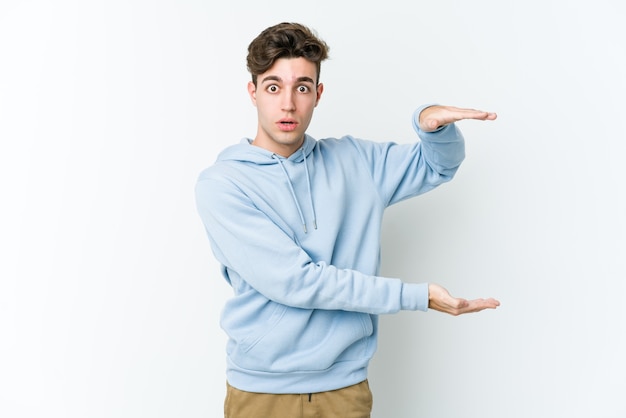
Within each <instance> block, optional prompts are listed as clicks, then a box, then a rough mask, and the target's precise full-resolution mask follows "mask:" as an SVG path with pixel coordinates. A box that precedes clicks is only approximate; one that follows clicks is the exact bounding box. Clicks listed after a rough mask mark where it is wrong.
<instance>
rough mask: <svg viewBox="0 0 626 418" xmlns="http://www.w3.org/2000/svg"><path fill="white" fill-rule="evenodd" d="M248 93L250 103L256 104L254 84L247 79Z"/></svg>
mask: <svg viewBox="0 0 626 418" xmlns="http://www.w3.org/2000/svg"><path fill="white" fill-rule="evenodd" d="M248 94H249V95H250V100H252V104H253V105H255V106H256V86H255V85H254V83H253V82H252V81H248Z"/></svg>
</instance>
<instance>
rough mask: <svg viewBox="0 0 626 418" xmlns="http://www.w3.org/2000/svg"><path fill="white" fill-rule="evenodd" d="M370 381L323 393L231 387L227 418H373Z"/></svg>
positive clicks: (226, 404) (227, 392)
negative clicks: (243, 389) (273, 392)
mask: <svg viewBox="0 0 626 418" xmlns="http://www.w3.org/2000/svg"><path fill="white" fill-rule="evenodd" d="M371 412H372V392H371V391H370V387H369V384H368V382H367V380H364V381H363V382H361V383H359V384H356V385H353V386H348V387H346V388H343V389H337V390H331V391H328V392H319V393H303V394H293V395H291V394H288V395H276V394H270V393H252V392H244V391H241V390H239V389H235V388H234V387H232V386H230V385H229V384H227V386H226V400H225V401H224V418H370V414H371Z"/></svg>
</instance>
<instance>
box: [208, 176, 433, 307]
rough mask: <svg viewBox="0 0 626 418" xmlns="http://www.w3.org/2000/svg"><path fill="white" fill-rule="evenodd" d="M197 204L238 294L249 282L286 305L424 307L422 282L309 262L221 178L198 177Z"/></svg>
mask: <svg viewBox="0 0 626 418" xmlns="http://www.w3.org/2000/svg"><path fill="white" fill-rule="evenodd" d="M196 203H197V208H198V211H199V214H200V217H201V219H202V221H203V223H204V226H205V229H206V232H207V235H208V237H209V240H210V242H211V248H212V250H213V253H214V254H215V256H216V258H217V259H218V261H219V262H220V263H222V265H223V266H224V268H225V271H226V274H227V275H228V276H229V277H228V278H229V280H230V281H231V284H232V285H233V288H234V289H235V291H236V292H238V293H240V294H241V293H245V292H246V291H247V290H250V289H249V287H251V288H253V289H254V290H256V291H257V292H259V293H261V294H263V295H264V296H265V297H266V298H267V299H269V300H272V301H275V302H278V303H281V304H284V305H287V306H292V307H297V308H305V309H328V310H331V309H332V310H346V311H354V312H364V313H371V314H385V313H395V312H398V311H399V310H423V311H426V310H427V308H428V285H427V284H414V283H403V282H402V281H400V280H399V279H395V278H385V277H378V276H370V275H365V274H363V273H360V272H358V271H355V270H350V269H339V268H337V267H335V266H332V265H329V264H327V263H324V262H317V263H316V262H313V260H312V259H311V257H309V255H308V254H307V253H306V252H305V251H304V250H303V249H302V248H301V247H300V246H299V245H298V244H297V242H296V240H295V238H294V237H293V236H291V235H290V231H289V230H288V229H287V228H285V227H284V226H282V225H278V224H276V223H275V222H273V221H272V220H271V219H270V218H269V217H268V216H267V215H266V214H265V213H264V212H263V211H262V210H260V209H259V208H257V207H256V206H255V205H254V204H253V202H252V200H251V199H249V198H248V197H247V196H246V195H245V193H244V192H243V191H242V190H240V189H239V188H238V187H237V186H236V184H234V183H233V182H230V181H229V180H228V179H226V178H223V177H218V176H213V177H211V176H201V177H200V179H199V180H198V182H197V185H196ZM248 286H249V287H248Z"/></svg>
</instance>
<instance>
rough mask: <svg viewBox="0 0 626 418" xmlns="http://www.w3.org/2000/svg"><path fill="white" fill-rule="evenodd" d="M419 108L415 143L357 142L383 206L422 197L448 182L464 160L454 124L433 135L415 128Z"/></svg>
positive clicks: (459, 138) (416, 112)
mask: <svg viewBox="0 0 626 418" xmlns="http://www.w3.org/2000/svg"><path fill="white" fill-rule="evenodd" d="M428 106H431V105H425V106H421V107H419V108H418V109H417V110H416V111H415V112H414V113H413V118H412V124H413V129H414V130H415V132H416V133H417V135H418V137H419V139H420V140H419V141H417V142H415V143H412V144H397V143H394V142H387V143H377V142H358V144H360V145H359V146H358V147H359V151H360V153H361V155H362V156H363V158H364V159H365V161H366V164H368V166H369V170H370V172H371V173H372V179H373V181H374V183H375V184H376V185H377V187H378V189H379V190H380V193H381V196H382V198H383V200H384V201H385V203H386V204H387V205H391V204H394V203H397V202H400V201H402V200H405V199H408V198H410V197H414V196H417V195H419V194H422V193H425V192H427V191H429V190H432V189H433V188H435V187H437V186H439V185H441V184H443V183H445V182H448V181H450V180H452V178H453V177H454V175H455V174H456V172H457V170H458V168H459V166H460V165H461V163H462V162H463V160H464V158H465V140H464V138H463V134H462V133H461V131H460V130H459V129H458V128H457V126H456V125H455V124H449V125H446V126H444V127H442V128H440V129H438V130H437V131H434V132H424V131H423V130H421V129H420V128H419V115H420V113H421V112H422V110H424V109H425V108H427V107H428Z"/></svg>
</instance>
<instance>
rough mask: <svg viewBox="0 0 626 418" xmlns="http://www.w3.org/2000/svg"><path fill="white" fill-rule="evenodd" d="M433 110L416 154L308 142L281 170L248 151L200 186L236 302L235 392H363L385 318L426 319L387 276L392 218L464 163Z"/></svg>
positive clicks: (230, 351)
mask: <svg viewBox="0 0 626 418" xmlns="http://www.w3.org/2000/svg"><path fill="white" fill-rule="evenodd" d="M424 107H425V106H424ZM424 107H421V108H419V109H418V110H417V111H416V112H415V113H414V115H413V126H414V128H415V131H416V132H417V133H418V135H419V138H420V139H421V140H420V141H419V142H416V143H413V144H402V145H401V144H396V143H379V142H371V141H365V140H361V139H357V138H353V137H351V136H344V137H342V138H340V139H333V138H328V139H322V140H317V141H316V140H315V139H313V138H311V137H310V136H308V135H307V136H305V140H304V143H303V145H302V148H301V149H299V150H298V151H296V152H295V153H294V154H292V155H291V156H290V157H289V158H283V157H280V156H278V155H276V154H273V153H272V152H270V151H267V150H265V149H263V148H260V147H257V146H254V145H250V142H251V141H250V140H249V139H244V140H242V142H241V143H240V144H237V145H233V146H231V147H229V148H227V149H225V150H224V151H223V152H222V153H221V154H220V155H219V157H218V159H217V161H216V162H215V164H214V165H213V166H211V167H209V168H207V169H206V170H204V171H203V172H202V173H201V174H200V176H199V179H198V182H197V185H196V202H197V206H198V211H199V213H200V216H201V218H202V221H203V223H204V226H205V228H206V232H207V234H208V237H209V240H210V243H211V248H212V250H213V253H214V255H215V257H216V258H217V260H218V261H219V262H220V263H221V264H222V266H223V267H222V273H223V275H224V277H225V278H226V280H227V281H228V282H229V283H230V285H231V286H232V288H233V291H234V296H233V297H232V298H231V299H230V300H228V301H227V302H226V304H225V307H224V309H223V312H222V318H221V326H222V328H223V329H224V330H225V332H226V333H227V335H228V337H229V340H228V343H227V347H226V352H227V374H226V377H227V380H228V382H229V383H230V384H231V385H232V386H234V387H236V388H238V389H241V390H244V391H249V392H264V393H312V392H320V391H327V390H334V389H338V388H342V387H346V386H349V385H353V384H356V383H359V382H361V381H363V380H364V379H366V378H367V367H368V364H369V361H370V359H371V358H372V356H373V354H374V352H375V351H376V343H377V336H378V315H379V314H389V313H395V312H398V311H400V310H423V311H425V310H427V309H428V285H427V284H426V283H421V284H417V283H403V282H402V281H400V280H399V279H395V278H387V277H380V276H379V266H380V234H381V224H382V219H383V211H384V210H385V208H386V207H387V206H389V205H391V204H394V203H397V202H400V201H402V200H404V199H407V198H410V197H413V196H416V195H418V194H421V193H424V192H426V191H428V190H431V189H433V188H434V187H436V186H438V185H439V184H441V183H444V182H446V181H449V180H450V179H452V177H453V175H454V174H455V172H456V170H457V168H458V167H459V165H460V164H461V161H462V160H463V158H464V155H465V154H464V141H463V136H462V135H461V133H460V131H459V130H458V129H457V127H456V126H455V125H448V126H445V127H444V128H442V129H440V130H438V131H436V132H431V133H426V132H423V131H421V130H420V129H419V127H418V124H417V121H418V116H419V112H420V111H421V110H422V109H423V108H424Z"/></svg>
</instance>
